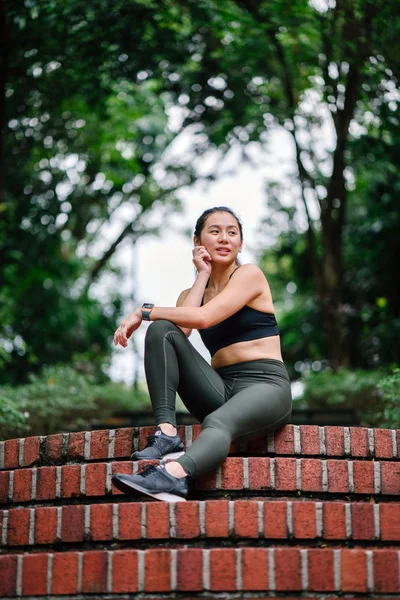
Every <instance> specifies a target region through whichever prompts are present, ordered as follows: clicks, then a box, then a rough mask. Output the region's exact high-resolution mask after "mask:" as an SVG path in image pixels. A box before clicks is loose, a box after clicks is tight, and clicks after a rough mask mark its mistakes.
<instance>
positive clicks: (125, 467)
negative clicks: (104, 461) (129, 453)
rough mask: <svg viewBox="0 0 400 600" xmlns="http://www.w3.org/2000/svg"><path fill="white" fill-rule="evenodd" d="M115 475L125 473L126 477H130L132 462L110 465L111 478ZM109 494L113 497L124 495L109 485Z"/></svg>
mask: <svg viewBox="0 0 400 600" xmlns="http://www.w3.org/2000/svg"><path fill="white" fill-rule="evenodd" d="M115 473H125V474H126V475H132V462H131V461H129V462H128V461H123V462H122V461H120V462H113V463H111V478H112V477H113V476H114V475H115ZM111 493H112V495H113V496H116V495H121V496H123V495H125V494H124V492H121V491H120V490H119V489H118V488H116V487H115V485H114V484H112V485H111Z"/></svg>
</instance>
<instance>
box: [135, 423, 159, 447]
mask: <svg viewBox="0 0 400 600" xmlns="http://www.w3.org/2000/svg"><path fill="white" fill-rule="evenodd" d="M155 432H156V428H155V426H154V425H152V426H151V427H138V428H137V432H135V433H137V439H138V446H139V448H138V449H139V450H143V448H145V447H146V444H147V441H148V437H149V436H151V435H154V434H155Z"/></svg>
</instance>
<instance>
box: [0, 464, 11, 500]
mask: <svg viewBox="0 0 400 600" xmlns="http://www.w3.org/2000/svg"><path fill="white" fill-rule="evenodd" d="M9 487H10V473H9V472H8V471H3V472H1V471H0V504H5V503H6V502H7V500H8V489H9Z"/></svg>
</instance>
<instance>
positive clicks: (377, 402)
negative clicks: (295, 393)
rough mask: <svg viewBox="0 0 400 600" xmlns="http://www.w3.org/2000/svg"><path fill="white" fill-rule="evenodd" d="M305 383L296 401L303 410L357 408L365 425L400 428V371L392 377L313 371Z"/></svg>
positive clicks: (340, 371)
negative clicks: (301, 393) (300, 395)
mask: <svg viewBox="0 0 400 600" xmlns="http://www.w3.org/2000/svg"><path fill="white" fill-rule="evenodd" d="M303 382H304V392H303V395H302V397H301V398H299V400H297V401H296V404H297V406H298V407H299V408H324V407H336V408H337V409H338V410H340V409H341V408H347V409H353V410H354V411H355V412H356V414H357V415H358V417H359V419H360V421H361V424H362V425H363V426H368V427H383V428H398V427H399V426H400V410H399V397H400V395H399V385H400V369H397V370H396V371H395V373H394V374H393V375H391V376H390V377H385V376H384V373H383V372H382V371H363V370H358V371H351V370H349V369H338V370H337V371H332V370H331V369H324V370H323V371H320V372H318V373H314V372H312V371H311V370H310V371H308V372H307V373H306V374H305V375H303Z"/></svg>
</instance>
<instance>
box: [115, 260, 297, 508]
mask: <svg viewBox="0 0 400 600" xmlns="http://www.w3.org/2000/svg"><path fill="white" fill-rule="evenodd" d="M234 272H235V271H234ZM232 275H233V273H232V274H231V276H232ZM203 302H204V297H203V300H202V303H201V304H202V305H203ZM199 333H200V336H201V337H202V339H203V342H204V344H205V346H206V347H207V349H208V350H209V351H210V354H211V356H213V355H214V354H215V352H217V350H219V349H220V348H223V347H225V346H228V345H230V344H234V343H237V342H240V341H247V340H255V339H260V338H264V337H269V336H274V335H279V329H278V325H277V323H276V319H275V316H274V315H273V314H271V313H264V312H262V311H258V310H255V309H253V308H250V307H249V306H244V307H242V308H241V309H240V310H239V311H237V312H236V313H235V314H233V315H231V316H230V317H228V318H227V319H225V320H223V321H222V322H220V323H217V324H216V325H213V326H212V327H208V328H206V329H202V330H199ZM145 373H146V380H147V385H148V389H149V394H150V398H151V403H152V406H153V411H154V416H155V420H156V423H171V424H172V425H174V426H175V427H176V425H177V423H176V414H175V400H176V393H177V392H178V394H179V396H180V397H181V399H182V401H183V403H184V404H185V406H186V407H187V409H188V410H189V412H190V413H191V414H192V415H193V416H194V417H195V418H196V419H197V420H198V421H200V423H202V430H201V432H200V434H199V436H198V437H197V439H196V440H195V441H194V442H193V443H192V444H191V446H189V447H188V448H187V449H186V453H185V454H184V455H183V456H180V458H178V459H176V461H177V462H178V463H179V464H181V465H182V467H183V469H184V470H185V472H186V473H187V474H188V475H189V476H190V477H191V478H195V477H198V476H200V475H202V474H203V473H206V472H208V471H211V470H213V469H215V468H217V467H218V466H219V465H220V464H221V463H222V462H223V461H224V460H225V458H226V456H227V455H228V453H229V447H230V445H231V442H232V440H238V441H245V440H246V441H249V440H251V439H255V438H258V437H261V436H265V435H267V434H268V433H271V432H273V431H275V430H277V429H280V428H281V427H283V426H284V425H285V424H286V423H287V422H288V421H289V419H290V416H291V412H292V397H291V390H290V381H289V377H288V374H287V371H286V368H285V365H284V363H283V362H282V361H280V360H276V359H259V360H252V361H245V362H240V363H236V364H234V365H228V366H225V367H221V368H218V369H213V368H212V367H211V366H210V365H209V363H208V362H207V361H206V360H205V359H204V358H203V357H202V356H201V354H200V353H199V352H198V351H197V350H196V349H195V348H194V346H193V345H192V344H191V343H190V342H189V340H188V338H187V336H186V335H185V334H184V333H183V331H182V330H181V329H180V328H179V327H178V326H177V325H175V324H174V323H172V322H171V321H167V320H163V319H160V320H157V321H154V322H152V323H151V325H150V326H149V328H148V330H147V334H146V340H145ZM158 429H159V428H157V430H158ZM157 430H156V435H157ZM160 431H161V430H160ZM164 437H165V435H164ZM167 437H171V443H172V437H175V436H167ZM172 446H173V444H172ZM172 449H176V450H180V449H181V447H180V446H179V442H178V443H177V446H176V447H173V448H172ZM135 454H137V453H135ZM132 458H134V459H135V458H136V459H138V458H140V456H134V455H133V456H132ZM150 469H151V470H150V473H149V474H148V477H146V479H148V480H149V481H150V479H151V478H153V480H154V482H156V483H155V485H154V488H153V487H151V486H150V487H151V490H150V491H152V492H154V490H155V488H156V487H157V486H158V485H161V487H162V486H163V485H165V482H164V480H166V477H167V476H168V477H169V478H170V480H169V481H172V480H175V481H177V480H178V478H175V477H173V476H171V475H169V474H168V473H167V472H166V471H165V466H164V465H159V466H158V467H150ZM160 470H162V471H163V472H162V474H160V472H159V471H160ZM118 477H120V478H121V479H122V478H124V479H126V480H127V481H128V479H130V480H132V482H133V480H135V482H134V483H135V488H136V489H137V490H138V491H143V490H142V487H141V486H142V481H143V485H144V483H145V482H144V479H143V480H140V475H136V476H123V475H122V474H121V475H120V476H118ZM135 478H136V479H135ZM157 478H158V479H157ZM117 479H118V478H117ZM160 479H161V480H162V483H160V484H158V481H160ZM185 479H186V478H182V480H185ZM113 480H114V479H113ZM179 481H181V480H179ZM114 483H115V484H116V485H118V487H120V489H123V490H124V491H126V489H124V487H123V486H124V483H123V482H122V486H121V485H120V484H121V481H114ZM138 483H139V485H137V484H138ZM179 485H182V484H181V483H180V484H179ZM126 487H127V489H128V488H129V485H127V486H126ZM147 487H148V486H147ZM167 487H168V485H167ZM172 487H173V486H172ZM178 488H179V486H178ZM178 488H177V490H176V493H177V494H178V496H185V495H186V492H185V490H183V491H182V489H180V488H179V489H178ZM149 489H150V488H149ZM145 493H149V492H145ZM150 495H154V494H150ZM154 497H158V496H157V494H156V495H154ZM160 499H164V498H160Z"/></svg>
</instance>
